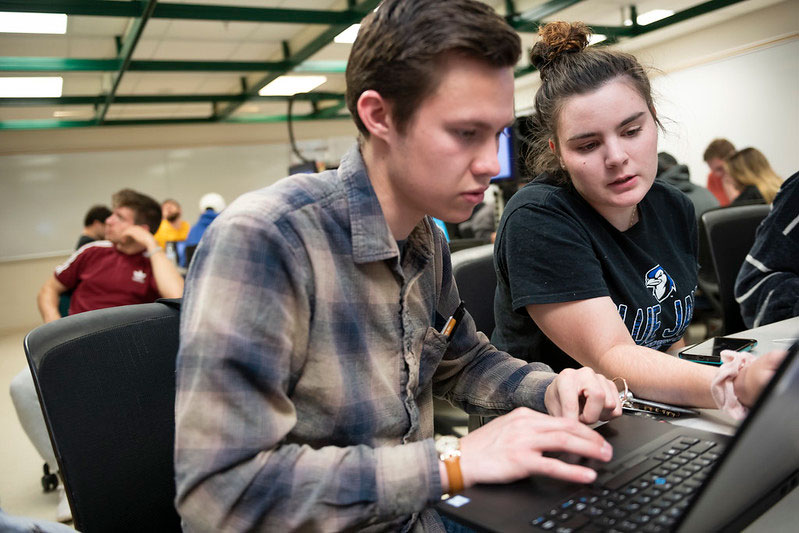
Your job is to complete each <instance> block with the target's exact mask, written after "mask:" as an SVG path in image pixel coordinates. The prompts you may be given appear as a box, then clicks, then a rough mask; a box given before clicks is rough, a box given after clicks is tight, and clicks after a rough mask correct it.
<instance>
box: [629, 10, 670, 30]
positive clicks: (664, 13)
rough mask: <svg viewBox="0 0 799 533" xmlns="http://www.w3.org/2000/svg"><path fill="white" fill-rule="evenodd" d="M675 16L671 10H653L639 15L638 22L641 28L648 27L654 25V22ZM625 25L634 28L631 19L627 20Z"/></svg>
mask: <svg viewBox="0 0 799 533" xmlns="http://www.w3.org/2000/svg"><path fill="white" fill-rule="evenodd" d="M673 14H674V11H672V10H670V9H653V10H652V11H647V12H646V13H642V14H640V15H638V17H637V18H636V20H637V21H638V25H639V26H646V25H647V24H652V23H653V22H657V21H659V20H661V19H664V18H666V17H670V16H672V15H673ZM624 25H625V26H632V25H633V22H632V21H631V20H630V19H627V20H625V21H624Z"/></svg>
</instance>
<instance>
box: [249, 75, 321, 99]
mask: <svg viewBox="0 0 799 533" xmlns="http://www.w3.org/2000/svg"><path fill="white" fill-rule="evenodd" d="M326 81H327V77H326V76H280V77H279V78H276V79H274V80H272V81H271V82H270V83H269V84H268V85H267V86H266V87H264V88H263V89H261V90H260V91H258V94H259V95H261V96H291V95H293V94H297V93H307V92H309V91H312V90H313V89H315V88H317V87H319V86H320V85H322V84H323V83H324V82H326Z"/></svg>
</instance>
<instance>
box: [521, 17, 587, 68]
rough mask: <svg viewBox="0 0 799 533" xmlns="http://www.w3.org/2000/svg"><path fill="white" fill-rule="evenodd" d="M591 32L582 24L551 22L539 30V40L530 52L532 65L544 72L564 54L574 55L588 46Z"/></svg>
mask: <svg viewBox="0 0 799 533" xmlns="http://www.w3.org/2000/svg"><path fill="white" fill-rule="evenodd" d="M590 34H591V30H590V29H589V28H588V26H586V25H585V24H583V23H582V22H573V23H571V22H562V21H559V22H550V23H548V24H545V25H544V26H541V27H540V28H539V29H538V36H539V40H538V42H537V43H535V46H533V49H532V50H531V52H530V63H532V64H533V65H534V66H535V68H537V69H538V70H540V71H542V75H544V72H543V71H545V70H546V68H547V67H549V65H551V64H552V63H553V62H554V61H556V60H557V59H558V57H561V56H563V55H564V54H574V53H577V52H580V51H582V50H583V49H584V48H585V47H586V46H588V36H589V35H590Z"/></svg>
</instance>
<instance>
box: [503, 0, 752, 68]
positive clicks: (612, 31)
mask: <svg viewBox="0 0 799 533" xmlns="http://www.w3.org/2000/svg"><path fill="white" fill-rule="evenodd" d="M564 1H565V0H564ZM745 1H746V0H709V1H708V2H704V3H702V4H699V5H696V6H693V7H689V8H688V9H684V10H682V11H679V12H677V13H674V14H673V15H671V16H668V17H666V18H663V19H660V20H658V21H657V22H653V23H651V24H646V25H639V24H635V25H632V26H594V25H591V24H589V27H590V28H591V30H592V32H593V33H597V34H603V35H605V36H606V37H607V39H606V40H605V41H603V42H602V43H600V46H608V45H612V44H616V43H617V42H619V39H620V38H622V37H637V36H639V35H644V34H647V33H649V32H652V31H655V30H659V29H662V28H666V27H668V26H671V25H672V24H677V23H679V22H685V21H686V20H689V19H691V18H694V17H698V16H700V15H704V14H706V13H710V12H712V11H715V10H717V9H721V8H724V7H728V6H731V5H733V4H738V3H740V2H745ZM549 3H552V2H549ZM514 20H515V19H514ZM512 24H514V27H515V28H516V30H517V31H520V32H525V31H538V23H535V24H533V23H532V22H529V21H528V22H512ZM532 25H534V26H535V27H534V28H533V26H532ZM521 28H529V29H521ZM535 70H537V69H536V68H535V67H534V66H532V65H528V66H526V67H521V68H517V69H516V70H515V76H516V77H517V78H518V77H521V76H524V75H526V74H530V73H531V72H535Z"/></svg>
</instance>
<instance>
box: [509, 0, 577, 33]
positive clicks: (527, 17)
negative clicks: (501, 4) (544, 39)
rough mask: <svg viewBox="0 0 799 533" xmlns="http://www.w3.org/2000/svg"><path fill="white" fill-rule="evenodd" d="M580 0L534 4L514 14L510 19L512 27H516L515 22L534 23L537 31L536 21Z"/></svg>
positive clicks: (552, 0) (560, 0) (554, 0)
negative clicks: (532, 6)
mask: <svg viewBox="0 0 799 533" xmlns="http://www.w3.org/2000/svg"><path fill="white" fill-rule="evenodd" d="M582 1H583V0H549V1H548V2H544V3H543V4H541V5H540V6H536V7H534V8H531V9H528V10H527V11H523V12H521V13H519V14H518V15H514V16H513V18H512V19H511V24H513V25H514V27H516V24H519V25H522V24H523V23H531V24H535V26H536V29H535V30H534V31H538V23H539V22H540V21H541V20H542V19H545V18H547V17H548V16H550V15H554V14H555V13H557V12H558V11H563V10H564V9H566V8H567V7H571V6H573V5H574V4H579V3H580V2H582ZM517 29H518V28H517ZM519 31H522V30H519Z"/></svg>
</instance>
